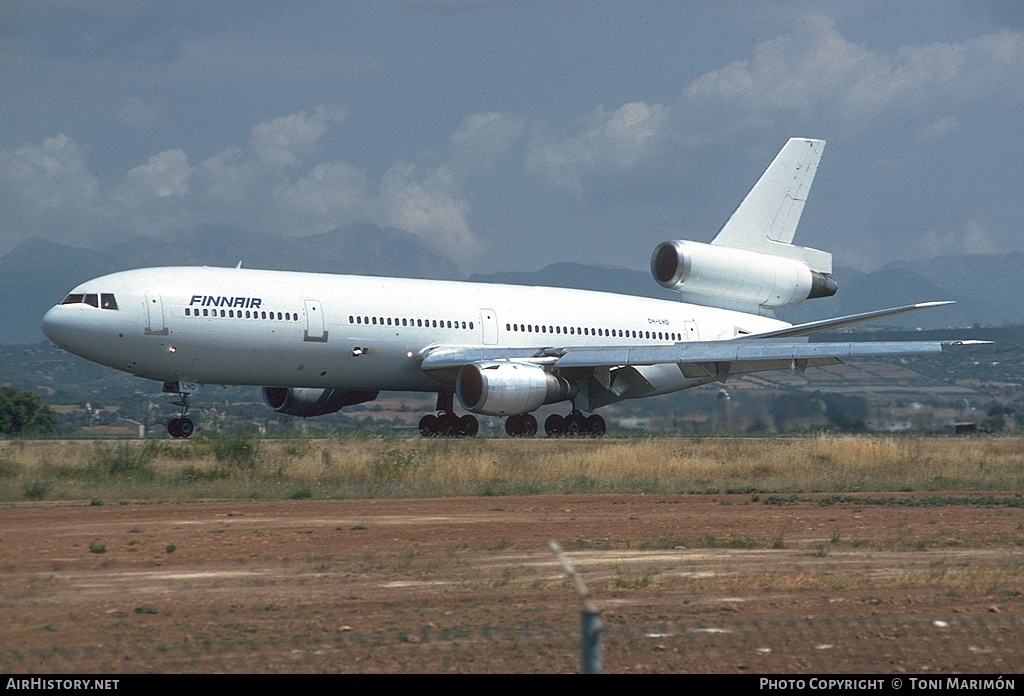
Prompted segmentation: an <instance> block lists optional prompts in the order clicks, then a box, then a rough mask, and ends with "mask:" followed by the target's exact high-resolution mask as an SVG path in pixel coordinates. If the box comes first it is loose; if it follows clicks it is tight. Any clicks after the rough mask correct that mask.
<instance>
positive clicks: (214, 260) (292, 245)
mask: <svg viewBox="0 0 1024 696" xmlns="http://www.w3.org/2000/svg"><path fill="white" fill-rule="evenodd" d="M240 262H241V263H242V264H243V265H244V266H246V267H249V268H273V269H279V270H294V271H312V272H323V273H354V274H361V275H378V276H400V277H407V278H435V279H466V280H470V281H474V282H484V283H509V284H515V285H550V286H556V287H573V288H582V289H586V290H601V291H605V292H616V293H623V294H627V295H639V296H644V297H655V298H659V299H667V300H672V299H675V293H673V292H670V291H667V290H664V289H663V288H661V287H660V286H659V285H657V284H656V283H655V282H654V280H653V279H652V278H651V277H650V274H649V273H648V272H647V271H637V270H631V269H627V268H620V267H613V266H591V265H583V264H577V263H570V262H560V263H553V264H551V265H549V266H546V267H544V268H542V269H540V270H538V271H530V272H524V271H516V272H512V271H508V272H499V273H488V274H480V273H475V274H472V275H469V276H468V277H466V276H465V274H463V272H462V271H461V270H460V269H459V267H458V266H457V265H456V264H455V263H454V262H452V261H451V260H450V259H448V258H446V257H443V256H440V255H438V254H437V253H436V252H433V251H431V250H430V249H429V248H428V247H426V246H425V245H424V244H422V243H421V242H420V241H419V239H418V238H417V237H415V236H414V235H412V234H409V233H407V232H404V231H402V230H398V229H393V228H382V227H377V226H375V225H368V224H367V225H353V226H350V227H345V228H339V229H336V230H333V231H331V232H328V233H325V234H318V235H312V236H308V237H297V238H287V239H277V240H266V239H259V240H256V239H249V238H244V237H240V236H238V235H233V234H230V233H226V232H225V233H211V234H208V235H204V236H203V237H202V238H194V239H173V240H156V241H154V240H148V239H142V238H139V239H135V240H130V241H121V242H117V243H115V244H112V245H110V246H108V247H107V248H105V249H103V250H99V251H96V250H90V249H81V248H76V247H71V246H67V245H63V244H57V243H54V242H48V241H44V240H41V239H30V240H27V241H25V242H23V243H22V244H21V245H19V246H18V247H16V248H14V249H12V250H11V251H10V252H8V253H7V254H6V255H4V256H2V257H0V298H2V301H0V343H5V344H18V343H35V342H38V341H40V340H43V336H42V333H41V332H40V331H39V320H40V318H41V317H42V316H43V314H44V313H45V312H46V310H47V309H49V308H50V307H51V306H52V305H53V304H56V303H57V302H60V301H61V299H63V297H64V296H65V294H66V293H67V292H68V291H69V290H70V289H71V288H73V287H74V286H75V285H76V284H78V283H80V282H82V281H85V280H88V279H89V278H94V277H96V276H100V275H103V274H105V273H113V272H115V271H119V270H125V269H129V268H138V267H144V266H176V265H208V266H236V265H238V264H239V263H240ZM834 276H835V278H836V280H837V281H838V283H839V292H838V293H837V294H836V296H835V297H831V298H826V299H821V300H814V301H810V302H805V303H803V304H801V305H797V306H794V307H790V308H786V309H784V310H782V311H780V312H779V317H780V318H782V319H785V320H787V321H791V322H794V323H796V322H803V321H812V320H814V319H823V318H826V317H830V316H837V315H843V314H855V313H857V312H865V311H868V310H872V309H881V308H884V307H892V306H897V305H904V304H911V303H914V302H921V301H927V300H955V301H956V304H955V305H950V306H947V307H941V308H938V309H932V310H926V311H923V312H916V313H912V314H908V315H902V316H899V317H893V318H890V319H888V320H886V321H885V322H883V323H884V324H886V325H889V326H896V327H900V328H918V327H919V328H944V327H951V326H971V325H975V324H981V325H1007V324H1022V323H1024V306H1022V305H1021V303H1020V302H1018V301H1017V300H1018V299H1019V298H1021V297H1024V254H1022V253H1021V252H1012V253H1008V254H970V255H962V256H940V257H936V258H933V259H931V260H929V261H895V262H892V263H890V264H888V265H886V266H884V267H883V268H880V269H878V270H876V271H872V272H870V273H866V272H862V271H857V270H854V269H850V268H841V267H837V268H836V270H835V273H834Z"/></svg>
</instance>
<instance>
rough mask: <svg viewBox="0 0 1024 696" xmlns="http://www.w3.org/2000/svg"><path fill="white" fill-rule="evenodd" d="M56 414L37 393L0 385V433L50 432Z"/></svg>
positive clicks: (52, 429) (55, 420) (54, 422)
mask: <svg viewBox="0 0 1024 696" xmlns="http://www.w3.org/2000/svg"><path fill="white" fill-rule="evenodd" d="M56 422H57V414H56V413H54V411H53V409H52V408H50V407H49V406H43V400H42V399H41V398H40V397H39V395H38V394H33V393H32V392H28V391H22V390H20V389H15V388H14V387H7V386H4V387H0V435H27V434H30V433H36V434H43V433H52V432H53V431H54V425H55V424H56Z"/></svg>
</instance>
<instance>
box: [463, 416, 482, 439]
mask: <svg viewBox="0 0 1024 696" xmlns="http://www.w3.org/2000/svg"><path fill="white" fill-rule="evenodd" d="M458 430H459V437H476V434H477V433H478V432H480V422H479V421H478V420H477V419H476V416H471V415H469V414H468V413H467V414H466V415H464V416H463V417H462V418H460V419H459V428H458Z"/></svg>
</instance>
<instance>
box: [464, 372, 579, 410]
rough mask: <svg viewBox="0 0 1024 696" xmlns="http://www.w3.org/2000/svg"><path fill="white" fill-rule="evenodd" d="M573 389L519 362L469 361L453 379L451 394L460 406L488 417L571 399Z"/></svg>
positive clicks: (575, 390) (574, 393)
mask: <svg viewBox="0 0 1024 696" xmlns="http://www.w3.org/2000/svg"><path fill="white" fill-rule="evenodd" d="M576 392H577V388H576V386H575V385H573V384H571V383H569V382H567V381H566V380H564V379H562V378H561V377H556V376H555V375H553V374H551V373H549V372H545V371H544V369H543V368H541V367H538V366H537V365H530V364H528V363H520V362H509V361H491V362H476V363H469V364H467V365H463V366H462V368H461V369H459V374H458V376H457V377H456V378H455V393H456V394H457V395H458V397H459V401H460V402H461V403H462V406H463V408H465V409H466V410H467V411H472V412H473V413H483V414H486V415H488V416H511V415H517V414H520V413H529V412H530V411H533V410H534V409H536V408H539V407H541V406H543V405H544V404H554V403H557V402H559V401H565V400H566V399H571V398H573V397H574V396H576Z"/></svg>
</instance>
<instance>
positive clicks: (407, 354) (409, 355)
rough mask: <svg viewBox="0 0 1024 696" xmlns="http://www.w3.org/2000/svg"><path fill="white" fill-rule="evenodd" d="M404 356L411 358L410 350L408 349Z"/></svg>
mask: <svg viewBox="0 0 1024 696" xmlns="http://www.w3.org/2000/svg"><path fill="white" fill-rule="evenodd" d="M405 356H406V357H407V358H411V357H412V351H411V350H410V351H409V352H408V353H406V354H405Z"/></svg>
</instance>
